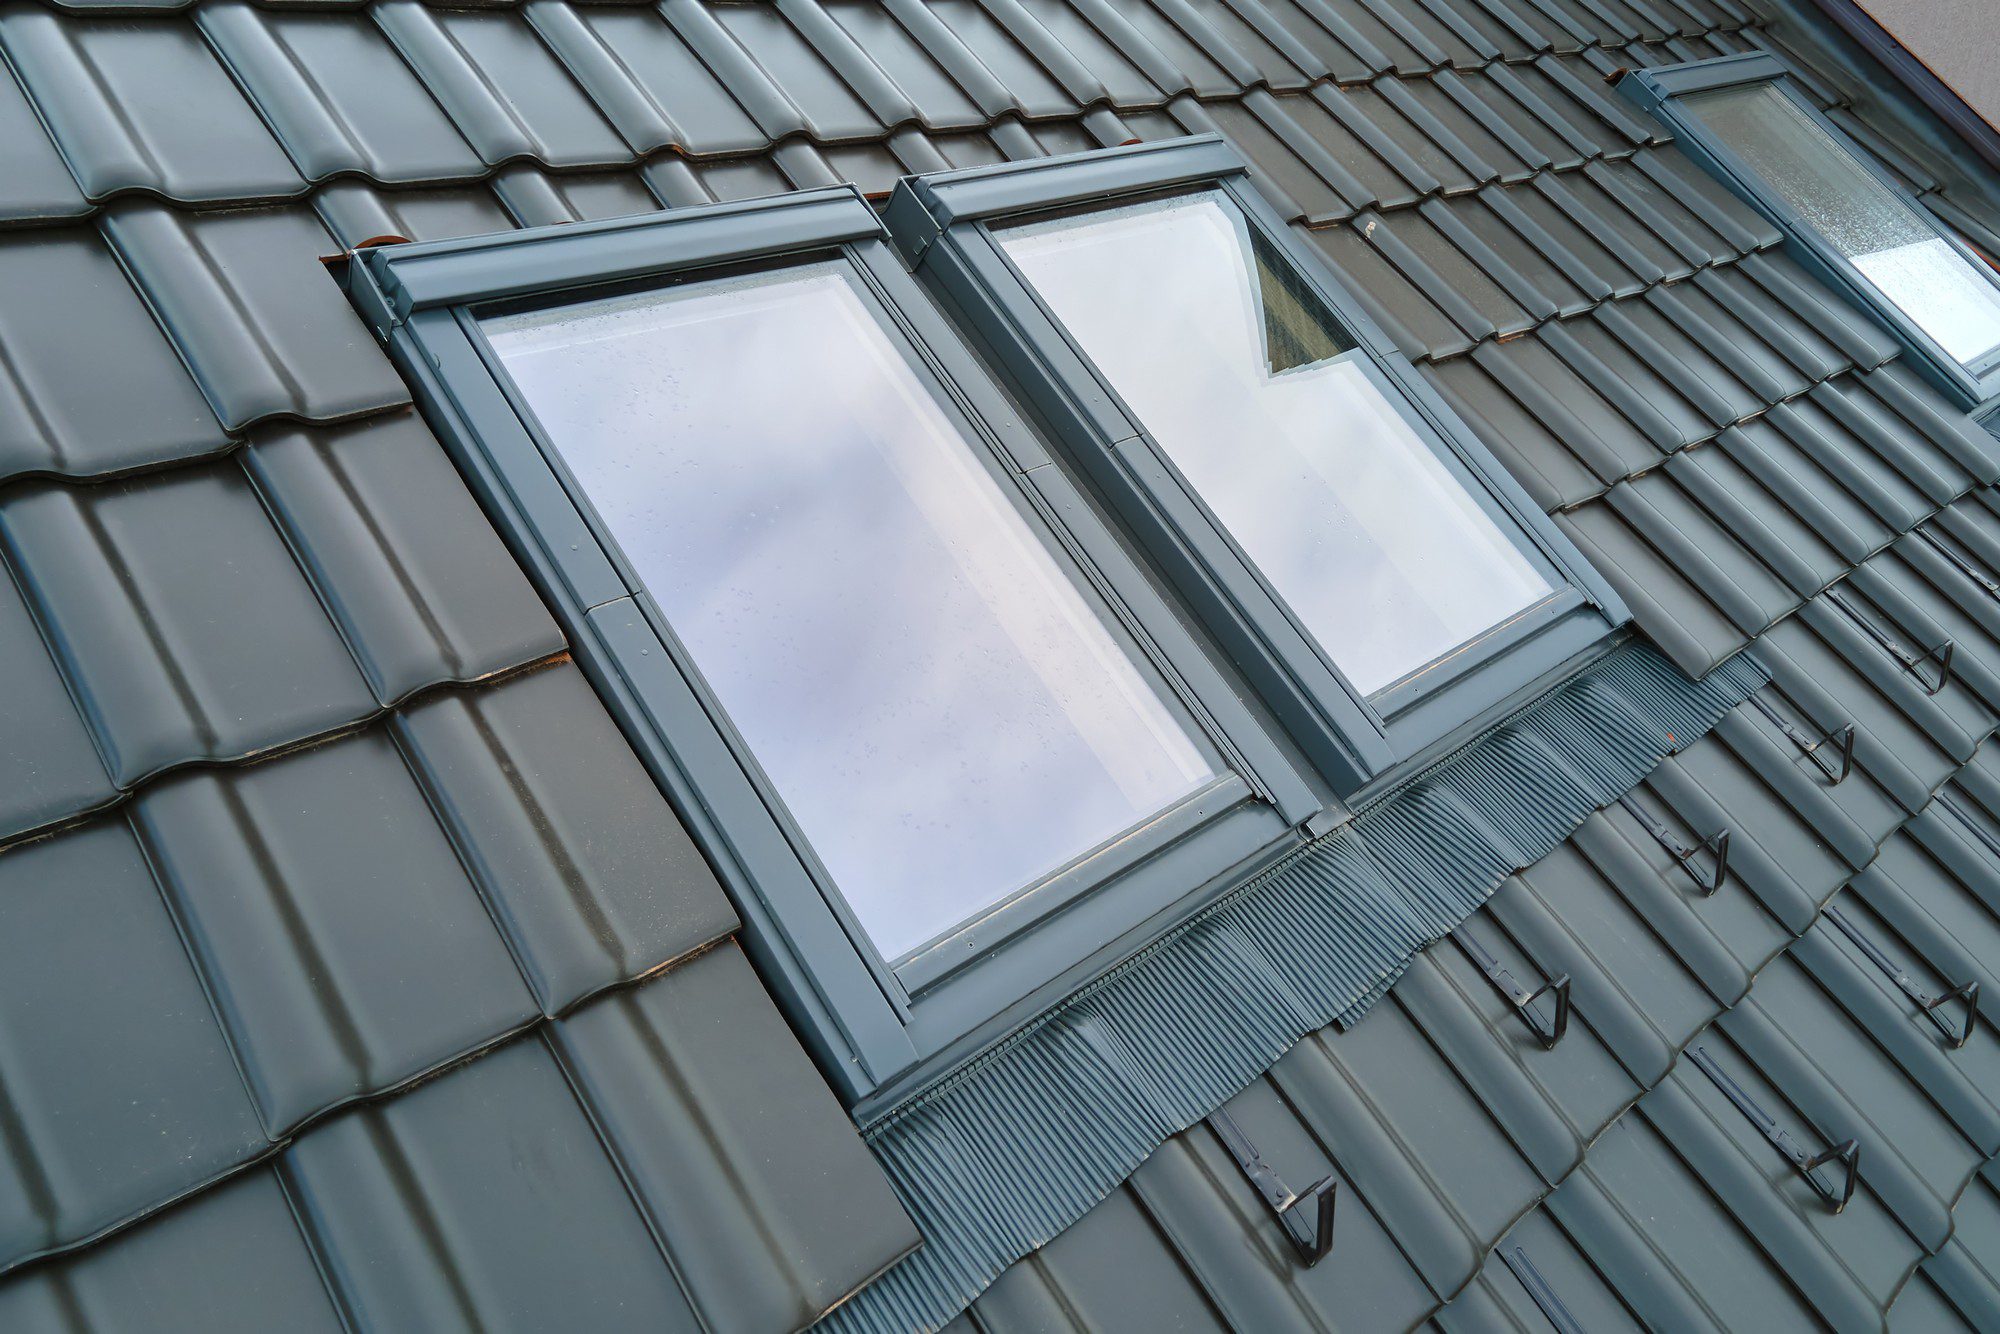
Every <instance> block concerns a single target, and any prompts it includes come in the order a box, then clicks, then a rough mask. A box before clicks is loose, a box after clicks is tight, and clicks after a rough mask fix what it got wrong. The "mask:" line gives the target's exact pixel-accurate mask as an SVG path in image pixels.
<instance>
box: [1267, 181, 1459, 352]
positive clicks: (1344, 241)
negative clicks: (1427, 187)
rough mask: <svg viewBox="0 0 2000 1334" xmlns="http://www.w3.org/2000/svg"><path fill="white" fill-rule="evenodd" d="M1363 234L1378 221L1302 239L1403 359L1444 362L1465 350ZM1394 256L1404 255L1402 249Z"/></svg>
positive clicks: (1367, 219)
mask: <svg viewBox="0 0 2000 1334" xmlns="http://www.w3.org/2000/svg"><path fill="white" fill-rule="evenodd" d="M1401 216H1407V215H1401ZM1364 228H1367V229H1371V230H1374V231H1378V232H1379V231H1381V230H1382V229H1383V222H1382V219H1381V218H1379V217H1377V216H1376V215H1374V214H1372V213H1370V214H1365V215H1363V216H1361V217H1357V218H1356V219H1355V220H1354V221H1353V222H1351V223H1342V224H1340V225H1338V226H1334V227H1315V228H1313V229H1311V230H1310V231H1308V232H1306V236H1307V238H1308V239H1309V240H1310V241H1311V242H1312V243H1313V245H1315V246H1316V247H1318V249H1319V251H1320V253H1321V254H1322V255H1324V256H1325V257H1326V259H1327V261H1328V262H1329V263H1330V264H1332V266H1333V268H1334V271H1335V272H1336V273H1338V274H1339V275H1340V277H1341V278H1342V279H1343V280H1345V284H1346V287H1347V290H1348V291H1350V292H1352V293H1353V294H1354V295H1355V296H1356V297H1358V298H1359V299H1360V301H1361V303H1362V304H1363V305H1364V306H1366V307H1367V308H1368V312H1369V314H1370V315H1372V316H1373V317H1374V319H1375V322H1376V323H1377V324H1379V325H1381V326H1382V329H1383V331H1384V332H1385V333H1387V334H1388V335H1389V336H1390V337H1391V338H1392V339H1394V340H1395V342H1396V345H1397V346H1398V347H1399V348H1400V349H1401V350H1402V351H1403V353H1404V355H1406V356H1409V357H1412V358H1423V357H1432V356H1437V357H1443V356H1449V355H1452V354H1455V353H1460V352H1464V351H1466V350H1468V349H1469V348H1470V347H1471V346H1472V340H1471V339H1470V338H1468V337H1467V336H1466V334H1465V333H1464V331H1463V330H1461V329H1459V328H1458V327H1457V326H1455V325H1454V324H1453V323H1452V322H1451V321H1450V320H1449V319H1448V318H1447V317H1446V316H1445V313H1444V312H1443V311H1441V310H1439V309H1438V308H1437V307H1436V306H1435V305H1433V304H1432V303H1431V302H1430V301H1429V300H1428V299H1426V298H1425V296H1424V294H1423V293H1422V292H1421V291H1419V290H1418V288H1417V287H1416V285H1415V284H1414V283H1413V282H1412V281H1411V280H1410V278H1409V277H1408V276H1407V275H1406V274H1405V273H1403V272H1402V271H1401V270H1399V269H1398V268H1397V267H1396V266H1395V265H1394V264H1393V263H1391V262H1390V259H1389V257H1388V253H1387V252H1386V251H1385V250H1384V248H1382V247H1380V246H1376V245H1373V244H1371V243H1370V241H1369V240H1368V239H1367V238H1366V237H1364V236H1363V229H1364ZM1399 251H1400V253H1404V254H1407V253H1408V250H1407V247H1400V248H1399Z"/></svg>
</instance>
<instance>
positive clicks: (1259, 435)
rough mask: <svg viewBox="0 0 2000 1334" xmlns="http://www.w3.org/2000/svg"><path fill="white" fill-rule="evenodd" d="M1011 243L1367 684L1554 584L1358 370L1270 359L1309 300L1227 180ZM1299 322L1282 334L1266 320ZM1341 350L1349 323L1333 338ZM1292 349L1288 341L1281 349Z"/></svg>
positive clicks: (1040, 230) (1195, 482)
mask: <svg viewBox="0 0 2000 1334" xmlns="http://www.w3.org/2000/svg"><path fill="white" fill-rule="evenodd" d="M1004 240H1005V244H1006V247H1007V250H1008V253H1009V254H1010V255H1011V256H1012V257H1013V259H1014V261H1015V263H1016V264H1017V265H1019V266H1020V268H1021V270H1022V272H1023V273H1024V274H1025V275H1026V276H1027V277H1028V279H1029V281H1031V282H1033V283H1034V284H1035V287H1036V290H1037V291H1039V292H1040V293H1041V294H1042V297H1043V299H1044V300H1046V301H1047V302H1048V303H1049V305H1050V307H1051V309H1053V310H1054V311H1055V312H1056V314H1057V315H1058V316H1059V317H1060V318H1061V319H1062V320H1063V322H1064V324H1066V325H1067V326H1068V328H1069V330H1070V332H1071V333H1072V334H1073V335H1075V337H1076V338H1077V339H1078V341H1079V342H1080V343H1081V344H1082V345H1083V346H1084V348H1085V349H1086V350H1087V351H1088V352H1089V353H1090V355H1091V357H1092V358H1093V359H1094V360H1095V361H1096V362H1097V365H1098V367H1099V368H1100V369H1101V370H1102V371H1103V372H1104V374H1105V375H1106V377H1107V378H1109V380H1110V381H1111V383H1112V384H1113V385H1114V386H1115V387H1116V388H1117V389H1118V392H1119V393H1120V394H1121V395H1123V396H1124V398H1125V400H1126V401H1127V402H1128V403H1130V404H1131V405H1132V407H1133V409H1134V410H1135V411H1136V412H1137V413H1138V414H1139V416H1140V418H1141V419H1142V420H1143V421H1144V422H1145V424H1146V427H1147V429H1148V432H1149V434H1151V435H1152V437H1153V438H1154V439H1155V440H1156V441H1157V442H1158V443H1159V445H1160V447H1161V448H1162V449H1163V450H1164V451H1165V452H1166V454H1167V456H1168V457H1169V458H1170V459H1171V460H1172V461H1173V463H1174V465H1175V466H1176V467H1177V468H1179V469H1180V471H1181V473H1182V475H1183V476H1185V477H1186V478H1187V479H1188V481H1189V483H1190V484H1191V485H1192V486H1193V487H1194V489H1195V490H1196V491H1197V492H1198V493H1199V494H1200V496H1201V498H1202V500H1203V501H1204V502H1206V503H1207V505H1208V507H1209V509H1210V510H1211V511H1212V512H1214V514H1215V515H1216V517H1217V518H1218V519H1220V520H1221V522H1222V523H1223V525H1224V526H1225V527H1226V528H1227V529H1228V530H1229V532H1230V534H1231V536H1233V537H1234V538H1235V539H1236V541H1237V544H1238V545H1239V546H1241V547H1242V548H1243V550H1244V551H1245V553H1246V554H1247V555H1248V556H1249V557H1250V559H1251V560H1253V561H1254V562H1255V563H1256V565H1257V568H1258V569H1259V570H1260V571H1261V572H1262V573H1263V575H1264V578H1265V579H1266V580H1267V581H1268V582H1269V583H1270V585H1271V587H1272V588H1273V589H1274V590H1276V592H1277V593H1278V595H1279V596H1280V597H1281V598H1283V599H1284V601H1285V603H1286V604H1287V605H1288V606H1289V607H1290V608H1291V610H1292V612H1293V614H1294V615H1295V616H1296V617H1297V618H1298V619H1299V621H1300V622H1301V624H1303V625H1304V626H1305V628H1306V630H1307V631H1308V632H1309V633H1310V634H1311V635H1312V636H1313V637H1314V638H1315V639H1317V640H1318V641H1319V643H1320V646H1321V647H1322V648H1323V649H1325V650H1326V652H1327V654H1328V656H1330V657H1331V658H1332V659H1333V660H1334V661H1335V662H1336V663H1337V664H1338V665H1339V666H1340V669H1341V670H1342V671H1343V672H1344V673H1346V675H1347V676H1348V678H1349V679H1350V680H1351V681H1353V682H1354V683H1355V684H1356V685H1357V686H1358V687H1359V688H1360V689H1362V690H1364V691H1373V690H1376V689H1379V688H1381V687H1382V686H1385V685H1387V684H1389V683H1390V682H1392V681H1394V680H1396V679H1397V678H1398V677H1400V676H1403V675H1404V674H1406V673H1408V672H1410V671H1412V670H1414V669H1416V668H1418V667H1420V666H1422V665H1424V664H1425V663H1427V662H1430V661H1431V660H1433V659H1435V658H1437V657H1440V656H1442V655H1443V654H1445V653H1447V652H1449V651H1451V650H1452V649H1454V648H1456V647H1457V646H1458V645H1460V644H1462V643H1464V642H1465V641H1466V640H1468V639H1471V638H1473V637H1474V636H1476V635H1478V634H1480V633H1482V632H1484V631H1485V630H1487V629H1488V628H1490V627H1491V626H1493V625H1494V624H1495V623H1497V622H1498V621H1500V620H1503V619H1505V618H1506V617H1507V616H1510V615H1512V614H1513V613H1515V612H1517V611H1519V610H1521V609H1522V608H1524V607H1526V606H1528V605H1530V604H1531V603H1533V602H1535V601H1536V600H1538V599H1539V598H1541V597H1543V596H1545V595H1546V594H1547V593H1548V591H1549V587H1548V584H1547V582H1546V581H1544V580H1543V579H1542V577H1541V576H1540V575H1539V574H1538V573H1537V572H1536V571H1535V569H1534V567H1533V566H1531V565H1530V564H1529V563H1528V561H1527V560H1526V559H1525V558H1524V557H1523V556H1522V555H1521V553H1520V552H1519V551H1517V550H1516V549H1515V547H1514V545H1513V543H1512V542H1511V541H1509V540H1508V538H1507V537H1506V535H1505V534H1503V533H1502V532H1501V531H1500V530H1499V528H1498V527H1497V526H1496V525H1495V524H1494V523H1493V521H1492V520H1491V519H1490V518H1489V517H1488V516H1487V515H1486V513H1485V512H1484V511H1483V510H1482V509H1480V507H1479V506H1478V505H1477V504H1476V503H1475V502H1474V501H1473V500H1472V498H1471V497H1470V496H1469V495H1468V494H1467V493H1466V491H1465V489H1464V488H1463V487H1462V486H1460V485H1459V484H1458V482H1457V481H1456V480H1455V479H1454V478H1453V477H1452V476H1451V474H1450V473H1449V472H1448V471H1447V470H1446V469H1445V468H1444V466H1443V465H1442V464H1440V463H1439V462H1438V460H1437V458H1436V456H1435V455H1433V454H1432V452H1431V450H1430V449H1429V447H1428V446H1427V445H1425V444H1424V442H1423V441H1422V440H1421V439H1420V438H1419V437H1418V436H1417V435H1416V434H1415V433H1414V432H1413V431H1412V430H1411V429H1410V427H1409V426H1408V424H1407V423H1406V422H1405V421H1404V420H1403V418H1402V416H1401V415H1400V414H1399V413H1398V412H1397V411H1396V409H1395V408H1394V407H1393V406H1391V405H1390V403H1389V402H1388V401H1387V400H1386V399H1385V398H1384V397H1383V396H1382V394H1381V392H1380V391H1379V390H1377V389H1376V388H1375V386H1374V384H1373V383H1372V382H1371V381H1370V380H1369V379H1368V377H1367V375H1366V374H1365V373H1364V372H1363V370H1362V368H1361V364H1360V362H1359V360H1358V356H1357V355H1350V356H1346V357H1341V358H1339V359H1337V360H1321V361H1319V362H1317V363H1313V364H1309V365H1298V366H1288V368H1287V369H1285V370H1284V371H1283V372H1282V373H1279V374H1273V373H1272V366H1273V365H1274V364H1275V363H1274V357H1275V356H1276V351H1275V346H1277V345H1283V344H1291V345H1293V346H1305V345H1310V343H1311V342H1312V341H1313V340H1312V339H1311V338H1310V335H1309V334H1308V333H1306V332H1304V331H1302V330H1301V329H1300V328H1299V327H1297V321H1299V320H1303V319H1305V318H1307V316H1308V312H1307V311H1306V310H1305V309H1304V308H1302V307H1300V306H1298V305H1296V304H1293V303H1292V302H1291V300H1290V298H1289V294H1287V293H1286V292H1285V291H1284V289H1283V288H1282V287H1281V286H1278V285H1277V284H1276V283H1275V282H1273V283H1272V284H1271V286H1270V288H1269V290H1267V289H1266V288H1265V287H1264V286H1263V285H1261V284H1260V283H1259V282H1257V281H1255V280H1254V278H1253V273H1254V268H1253V264H1254V261H1253V257H1252V255H1251V252H1250V248H1249V246H1250V242H1249V235H1248V232H1247V229H1246V228H1245V226H1244V224H1243V222H1242V219H1241V217H1240V215H1238V214H1237V213H1236V212H1235V209H1234V206H1233V205H1230V204H1228V203H1226V202H1225V201H1224V199H1223V198H1222V197H1221V196H1219V195H1215V194H1206V195H1195V196H1187V197H1182V198H1178V199H1170V200H1159V201H1152V202H1149V203H1145V204H1137V205H1131V206H1128V207H1125V208H1120V209H1111V210H1105V211H1103V212H1099V213H1093V214H1086V215H1083V216H1081V217H1075V218H1065V219H1060V220H1058V221H1055V222H1049V223H1040V224H1034V225H1032V226H1029V227H1024V228H1020V229H1018V230H1015V231H1013V232H1010V233H1008V234H1006V236H1005V238H1004ZM1281 317H1282V318H1283V319H1284V320H1286V321H1288V322H1289V323H1288V327H1287V331H1286V334H1285V336H1284V337H1283V338H1280V339H1277V340H1275V344H1274V341H1273V339H1272V338H1271V336H1270V335H1271V330H1270V328H1269V325H1270V323H1271V321H1273V320H1274V319H1278V318H1281ZM1318 341H1319V342H1320V345H1321V346H1322V347H1323V348H1324V350H1325V351H1326V352H1328V353H1333V352H1335V351H1336V349H1337V347H1338V346H1344V345H1345V340H1344V339H1341V340H1336V339H1334V338H1331V337H1328V338H1324V339H1321V340H1318ZM1278 360H1279V361H1282V360H1284V358H1278Z"/></svg>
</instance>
